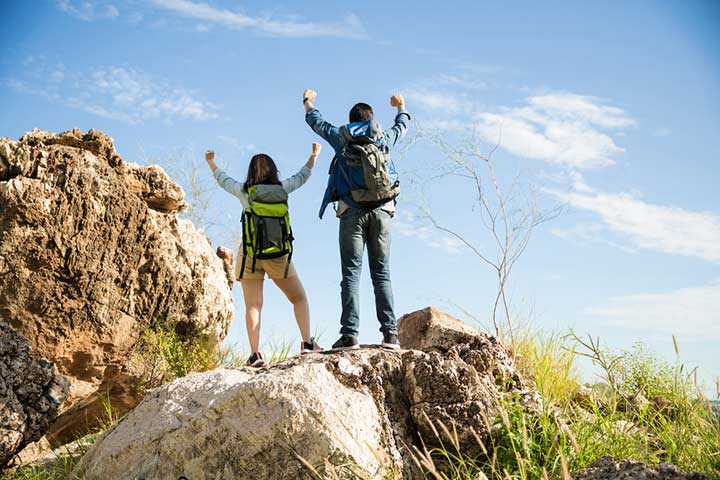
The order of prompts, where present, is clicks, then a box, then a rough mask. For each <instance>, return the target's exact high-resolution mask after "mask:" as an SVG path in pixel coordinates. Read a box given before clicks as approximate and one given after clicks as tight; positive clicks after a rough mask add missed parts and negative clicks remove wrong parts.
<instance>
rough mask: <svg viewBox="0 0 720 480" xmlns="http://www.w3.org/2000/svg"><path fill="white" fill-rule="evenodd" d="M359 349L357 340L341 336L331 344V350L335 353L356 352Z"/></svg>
mask: <svg viewBox="0 0 720 480" xmlns="http://www.w3.org/2000/svg"><path fill="white" fill-rule="evenodd" d="M358 348H360V345H358V341H357V338H355V337H349V336H347V335H343V336H342V337H340V338H339V339H338V341H337V342H335V343H333V346H332V349H333V350H335V351H341V350H357V349H358Z"/></svg>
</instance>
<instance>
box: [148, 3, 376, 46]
mask: <svg viewBox="0 0 720 480" xmlns="http://www.w3.org/2000/svg"><path fill="white" fill-rule="evenodd" d="M151 4H152V5H154V6H155V7H157V8H160V9H163V10H165V11H168V12H171V13H173V14H175V15H179V16H181V17H185V18H190V19H193V20H199V21H202V22H205V23H209V24H215V25H221V26H225V27H228V28H235V29H252V30H255V31H258V32H262V33H265V34H269V35H277V36H283V37H343V38H364V37H365V36H366V32H365V28H364V27H363V24H362V22H361V21H360V19H359V18H358V17H357V16H356V15H354V14H350V15H348V16H347V17H345V19H344V20H343V21H341V22H334V23H318V22H310V21H304V20H301V19H298V18H296V17H290V18H284V19H278V18H273V17H271V16H253V15H248V14H245V13H241V12H239V11H234V10H228V9H224V8H219V7H215V6H213V5H210V4H209V3H203V2H193V1H190V0H151Z"/></svg>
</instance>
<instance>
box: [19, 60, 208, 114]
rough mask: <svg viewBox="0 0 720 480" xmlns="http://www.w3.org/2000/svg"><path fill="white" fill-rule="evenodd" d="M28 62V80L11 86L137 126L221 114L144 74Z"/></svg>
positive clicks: (118, 68) (113, 68)
mask: <svg viewBox="0 0 720 480" xmlns="http://www.w3.org/2000/svg"><path fill="white" fill-rule="evenodd" d="M29 61H30V64H32V65H33V66H32V68H29V69H28V72H29V73H28V75H27V77H24V78H11V79H8V80H6V82H5V83H6V84H7V85H8V86H9V87H10V88H12V89H14V90H15V91H17V92H21V93H27V94H31V95H37V96H42V97H44V98H47V99H48V100H50V101H53V102H57V103H61V104H64V105H66V106H69V107H71V108H75V109H78V110H83V111H85V112H88V113H91V114H93V115H97V116H100V117H105V118H111V119H115V120H120V121H123V122H127V123H133V124H137V123H142V122H144V121H146V120H150V119H160V120H165V121H170V120H172V119H175V118H180V119H191V120H208V119H212V118H216V117H217V116H218V115H217V113H216V112H217V106H216V105H214V104H213V103H211V102H208V101H205V100H201V99H199V98H198V96H197V94H196V93H194V92H191V91H189V90H187V89H185V88H183V87H179V86H176V85H173V84H170V83H168V82H166V81H163V80H158V79H156V78H154V77H152V76H151V75H149V74H147V73H145V72H143V71H142V70H138V69H134V68H129V67H121V66H107V67H99V68H95V69H92V70H89V71H85V72H78V73H74V74H72V75H69V74H67V72H65V69H64V67H63V66H62V65H57V66H53V67H50V66H48V65H43V63H42V59H40V60H38V59H30V60H29Z"/></svg>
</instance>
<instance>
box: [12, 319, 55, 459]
mask: <svg viewBox="0 0 720 480" xmlns="http://www.w3.org/2000/svg"><path fill="white" fill-rule="evenodd" d="M67 388H68V383H67V380H65V378H63V377H62V376H61V375H58V374H57V373H56V372H55V369H54V367H53V364H52V363H50V362H48V361H47V360H42V359H36V358H33V356H32V355H31V354H30V344H29V343H28V341H27V340H26V339H25V338H23V337H22V336H21V335H18V333H17V332H15V331H14V330H13V329H12V328H11V327H10V325H8V324H6V323H5V322H2V321H0V468H2V467H4V466H5V465H6V464H7V463H8V461H9V460H10V458H11V457H12V456H13V455H14V454H15V453H17V452H19V451H20V450H22V449H23V448H24V447H25V446H26V445H28V444H29V443H31V442H34V441H36V440H38V439H40V437H42V435H43V433H44V432H45V430H47V428H48V426H49V425H50V424H51V423H52V422H53V421H54V420H55V418H56V417H57V413H58V408H59V406H60V404H61V403H62V401H63V400H64V399H65V395H66V393H67Z"/></svg>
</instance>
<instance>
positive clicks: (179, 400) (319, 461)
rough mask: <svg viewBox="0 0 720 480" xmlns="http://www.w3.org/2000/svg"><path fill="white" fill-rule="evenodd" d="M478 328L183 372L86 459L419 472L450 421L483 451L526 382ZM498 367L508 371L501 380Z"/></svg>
mask: <svg viewBox="0 0 720 480" xmlns="http://www.w3.org/2000/svg"><path fill="white" fill-rule="evenodd" d="M426 313H429V314H428V315H425V317H424V318H426V319H427V320H428V321H432V320H433V319H434V318H435V316H436V314H435V311H433V310H428V311H427V312H426ZM404 318H407V317H404ZM403 321H404V320H402V319H401V321H400V332H403V327H402V322H403ZM455 321H457V320H455ZM475 335H476V337H477V338H475V337H473V338H466V340H468V341H470V342H471V343H464V344H459V345H454V346H452V347H451V348H449V349H447V350H446V351H445V352H441V350H442V348H440V347H437V346H431V347H430V348H429V350H428V351H427V352H423V351H418V350H398V351H391V350H385V349H381V348H363V349H360V350H356V351H349V352H339V353H320V354H312V355H306V356H303V357H295V358H292V359H290V360H287V361H286V362H283V363H282V364H279V365H277V366H274V367H271V368H265V369H259V370H258V369H250V368H243V369H239V370H222V369H221V370H216V371H213V372H207V373H202V374H196V375H191V376H188V377H185V378H182V379H179V380H176V381H174V382H172V383H171V384H169V385H166V386H164V387H160V388H159V389H157V390H154V391H153V392H152V393H151V394H150V395H149V396H148V397H146V399H145V400H144V401H143V402H142V403H141V404H140V405H139V406H138V407H137V408H135V409H134V410H133V411H132V412H130V413H129V414H128V416H126V417H125V418H124V419H122V420H121V421H120V422H119V423H118V424H117V425H116V426H114V427H112V428H111V429H110V430H108V431H107V432H106V433H104V434H103V435H102V436H101V437H100V439H99V440H98V441H97V443H96V444H95V445H94V446H93V447H92V449H91V450H90V451H89V452H88V453H87V454H86V455H85V457H84V458H83V459H82V461H81V466H80V467H79V468H82V469H83V470H84V472H85V474H86V477H85V478H89V479H94V478H97V479H100V478H118V479H124V478H127V479H130V478H158V479H162V478H168V479H170V478H173V479H175V478H178V477H179V476H180V475H185V476H186V477H188V478H218V479H219V478H223V479H234V478H246V477H247V478H250V476H251V477H252V478H256V479H276V478H304V476H305V475H308V474H309V472H310V471H311V470H310V467H308V466H307V465H308V464H309V465H310V466H312V468H314V469H316V470H317V471H318V472H320V474H321V475H328V476H329V477H331V478H333V476H332V475H331V474H330V473H329V470H330V469H334V473H335V474H336V475H338V476H339V477H340V478H353V479H354V478H358V476H363V475H364V476H369V477H370V478H383V475H384V474H385V473H387V472H388V471H390V470H394V471H396V472H399V473H401V474H402V475H403V476H404V477H405V478H419V477H420V476H421V474H420V472H419V471H418V470H417V466H416V463H415V461H414V460H413V458H412V455H413V448H414V447H416V448H420V449H422V446H421V442H420V438H422V440H423V442H424V443H425V445H427V446H429V447H432V446H434V445H437V444H438V442H439V441H440V438H438V436H437V435H436V434H435V433H434V432H435V431H439V432H440V433H439V434H438V435H439V436H440V437H442V436H443V433H442V427H441V426H440V425H441V424H442V425H444V426H446V427H448V429H449V430H450V431H452V427H453V426H454V427H455V428H456V430H457V432H458V439H457V440H458V441H459V443H460V446H461V448H462V449H463V450H464V451H466V452H472V451H473V450H474V449H477V448H478V443H477V440H476V437H475V436H474V435H473V434H472V432H473V431H474V432H475V433H476V434H477V436H478V437H479V438H483V437H487V436H488V435H490V434H491V431H490V430H491V428H492V427H491V425H492V424H494V423H495V422H494V420H495V416H496V413H497V405H498V402H500V401H501V400H502V398H503V396H504V395H506V394H508V392H510V391H514V392H515V393H517V391H520V392H521V393H522V392H525V391H526V390H525V389H526V385H525V382H524V380H523V379H522V378H521V377H520V375H519V374H518V373H517V372H516V371H514V370H513V365H512V359H511V358H510V357H509V355H508V352H507V351H506V350H505V348H504V347H502V346H501V345H499V344H498V343H497V342H494V343H493V342H490V341H489V340H488V338H492V337H487V336H485V335H482V334H475ZM449 336H450V333H448V334H447V337H448V338H449ZM405 340H406V339H405V338H403V337H401V339H400V341H401V344H404V342H405ZM486 340H488V342H489V343H487V344H486V343H484V342H485V341H486ZM472 342H477V343H476V344H477V345H482V346H483V347H484V348H486V349H485V350H483V351H478V350H476V349H475V348H474V347H473V346H472V345H473V344H474V343H472ZM446 346H447V345H446ZM494 357H497V358H494ZM498 363H502V364H503V365H504V368H503V369H499V370H498V368H497V364H498ZM496 371H502V372H504V373H505V374H506V376H504V377H503V376H502V375H501V376H499V377H498V378H497V380H496V377H495V372H496ZM444 440H445V439H443V441H444ZM299 458H302V459H304V462H303V461H301V460H300V459H299ZM340 465H344V467H341V466H340ZM248 472H251V473H252V475H249V473H248Z"/></svg>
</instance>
